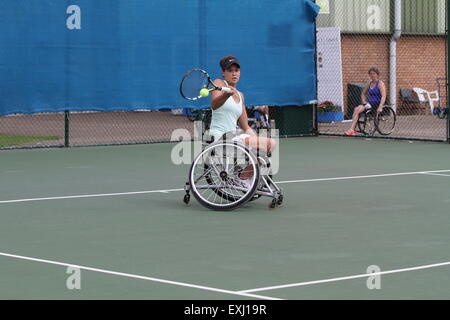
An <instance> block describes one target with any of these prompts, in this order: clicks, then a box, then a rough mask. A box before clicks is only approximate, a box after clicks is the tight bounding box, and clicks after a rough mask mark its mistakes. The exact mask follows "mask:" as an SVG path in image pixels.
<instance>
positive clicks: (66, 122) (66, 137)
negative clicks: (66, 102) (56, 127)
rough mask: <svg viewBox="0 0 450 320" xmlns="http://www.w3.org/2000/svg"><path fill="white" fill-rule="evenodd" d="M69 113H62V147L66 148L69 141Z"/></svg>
mask: <svg viewBox="0 0 450 320" xmlns="http://www.w3.org/2000/svg"><path fill="white" fill-rule="evenodd" d="M69 115H70V111H68V110H66V111H64V147H65V148H68V147H69V146H70V141H69V133H70V130H69V127H70V120H69Z"/></svg>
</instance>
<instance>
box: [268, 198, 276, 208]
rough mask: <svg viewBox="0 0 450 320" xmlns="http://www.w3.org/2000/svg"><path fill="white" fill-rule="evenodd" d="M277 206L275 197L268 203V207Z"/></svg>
mask: <svg viewBox="0 0 450 320" xmlns="http://www.w3.org/2000/svg"><path fill="white" fill-rule="evenodd" d="M276 206H277V199H273V200H272V202H270V204H269V208H270V209H274V208H275V207H276Z"/></svg>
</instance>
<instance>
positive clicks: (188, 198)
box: [183, 193, 191, 204]
mask: <svg viewBox="0 0 450 320" xmlns="http://www.w3.org/2000/svg"><path fill="white" fill-rule="evenodd" d="M190 200H191V196H190V194H189V193H186V194H185V195H184V198H183V202H184V203H185V204H188V203H189V201H190Z"/></svg>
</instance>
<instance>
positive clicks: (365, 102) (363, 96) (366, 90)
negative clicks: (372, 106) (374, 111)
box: [361, 83, 370, 105]
mask: <svg viewBox="0 0 450 320" xmlns="http://www.w3.org/2000/svg"><path fill="white" fill-rule="evenodd" d="M369 86H370V83H369V84H368V85H366V87H365V88H364V90H363V92H361V101H362V103H363V104H364V105H365V104H367V103H368V102H367V98H366V97H367V92H368V91H369Z"/></svg>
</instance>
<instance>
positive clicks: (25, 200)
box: [0, 189, 184, 204]
mask: <svg viewBox="0 0 450 320" xmlns="http://www.w3.org/2000/svg"><path fill="white" fill-rule="evenodd" d="M183 190H184V189H168V190H148V191H132V192H117V193H100V194H83V195H77V196H60V197H46V198H29V199H16V200H2V201H0V204H2V203H15V202H30V201H44V200H62V199H79V198H96V197H114V196H125V195H133V194H147V193H169V192H174V191H183Z"/></svg>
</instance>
